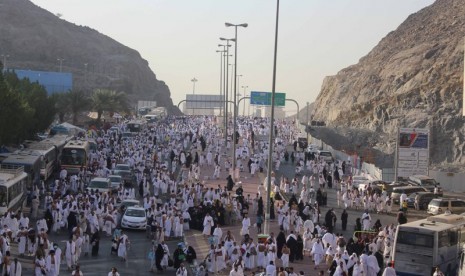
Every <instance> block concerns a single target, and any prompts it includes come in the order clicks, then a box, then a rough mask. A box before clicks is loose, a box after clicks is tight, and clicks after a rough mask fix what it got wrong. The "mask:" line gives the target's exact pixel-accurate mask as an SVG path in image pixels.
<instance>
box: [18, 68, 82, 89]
mask: <svg viewBox="0 0 465 276" xmlns="http://www.w3.org/2000/svg"><path fill="white" fill-rule="evenodd" d="M10 70H11V69H10ZM13 70H14V72H15V73H16V75H17V76H18V78H19V79H24V78H28V79H29V80H30V81H31V82H36V81H37V82H39V84H41V85H43V86H44V87H45V89H46V90H47V93H48V94H49V95H50V94H54V93H61V92H67V91H68V90H70V89H72V88H73V74H71V73H61V72H46V71H31V70H18V69H13Z"/></svg>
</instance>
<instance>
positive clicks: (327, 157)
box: [317, 150, 334, 163]
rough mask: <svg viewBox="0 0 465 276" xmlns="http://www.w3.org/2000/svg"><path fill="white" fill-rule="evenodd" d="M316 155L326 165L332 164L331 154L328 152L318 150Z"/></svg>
mask: <svg viewBox="0 0 465 276" xmlns="http://www.w3.org/2000/svg"><path fill="white" fill-rule="evenodd" d="M317 154H318V156H319V157H320V159H323V160H324V161H325V162H326V163H333V162H334V158H333V154H332V153H331V152H330V151H328V150H319V151H318V152H317Z"/></svg>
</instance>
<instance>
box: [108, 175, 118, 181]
mask: <svg viewBox="0 0 465 276" xmlns="http://www.w3.org/2000/svg"><path fill="white" fill-rule="evenodd" d="M109 178H110V181H111V182H121V176H110V177H109Z"/></svg>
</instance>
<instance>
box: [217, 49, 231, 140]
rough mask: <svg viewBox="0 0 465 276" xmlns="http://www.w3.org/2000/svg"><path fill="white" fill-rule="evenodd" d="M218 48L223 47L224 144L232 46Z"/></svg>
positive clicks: (226, 128) (226, 137)
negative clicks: (229, 58)
mask: <svg viewBox="0 0 465 276" xmlns="http://www.w3.org/2000/svg"><path fill="white" fill-rule="evenodd" d="M218 47H223V102H224V104H223V120H224V124H223V125H224V144H225V145H226V144H227V142H228V98H227V97H228V96H227V94H226V86H227V85H228V84H227V81H226V71H227V70H228V63H227V56H229V51H228V49H229V47H231V45H229V44H227V45H224V44H218Z"/></svg>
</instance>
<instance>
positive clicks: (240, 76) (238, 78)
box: [236, 75, 243, 113]
mask: <svg viewBox="0 0 465 276" xmlns="http://www.w3.org/2000/svg"><path fill="white" fill-rule="evenodd" d="M242 77H243V76H242V75H237V76H236V78H237V90H236V93H237V96H239V95H240V93H239V87H241V86H240V85H239V83H240V80H241V79H240V78H242ZM237 113H239V107H237Z"/></svg>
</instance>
